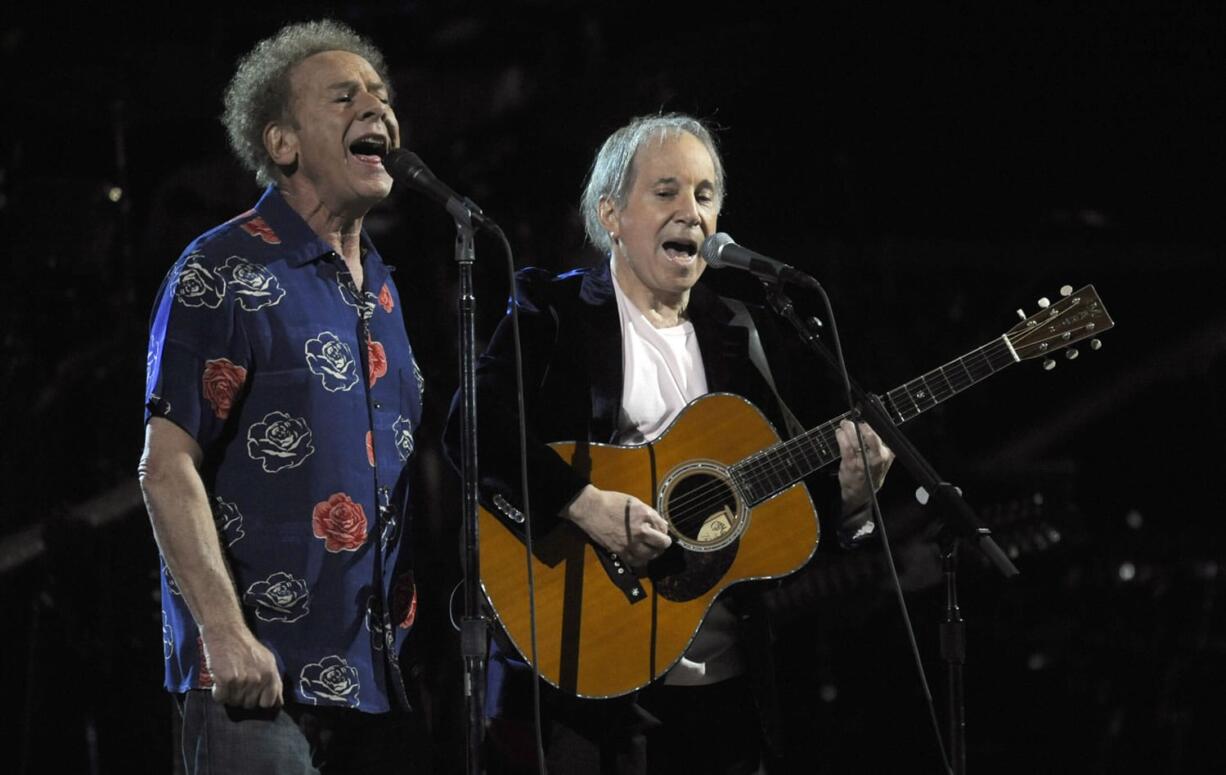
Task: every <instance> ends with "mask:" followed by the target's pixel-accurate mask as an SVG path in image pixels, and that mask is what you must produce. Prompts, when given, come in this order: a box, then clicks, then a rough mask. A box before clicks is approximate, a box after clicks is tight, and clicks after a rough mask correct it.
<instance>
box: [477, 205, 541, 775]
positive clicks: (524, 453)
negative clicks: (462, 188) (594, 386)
mask: <svg viewBox="0 0 1226 775" xmlns="http://www.w3.org/2000/svg"><path fill="white" fill-rule="evenodd" d="M491 230H492V231H493V232H494V233H495V234H497V235H498V239H499V240H501V241H502V247H503V251H504V253H505V254H506V257H507V272H508V275H509V278H510V282H511V339H512V341H513V343H514V350H515V400H516V408H517V410H518V412H519V487H520V491H521V492H522V493H523V507H524V508H523V511H524V556H525V561H526V562H527V565H528V629H529V632H530V633H531V635H530V637H529V643H530V644H531V650H532V654H531V656H530V657H529V659H528V661H529V662H530V663H531V664H532V729H533V732H534V734H535V738H536V739H535V743H536V763H537V771H538V772H540V773H541V775H546V773H547V770H546V767H545V745H544V743H543V741H542V737H541V668H540V664H539V660H538V659H537V648H536V579H535V577H534V575H533V569H532V558H533V556H534V555H533V553H532V504H531V500H530V498H529V495H528V424H527V422H528V421H527V414H526V412H525V409H524V364H523V352H522V349H521V347H520V342H519V291H518V288H517V287H516V285H515V259H514V256H513V255H512V252H511V244H510V243H509V242H508V241H507V237H506V235H505V234H503V232H502V229H500V228H498V227H497V226H494V227H493V228H492V229H491Z"/></svg>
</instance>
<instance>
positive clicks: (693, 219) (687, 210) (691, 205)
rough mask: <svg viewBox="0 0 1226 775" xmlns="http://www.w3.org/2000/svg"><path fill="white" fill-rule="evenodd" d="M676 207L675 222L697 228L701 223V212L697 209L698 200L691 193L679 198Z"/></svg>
mask: <svg viewBox="0 0 1226 775" xmlns="http://www.w3.org/2000/svg"><path fill="white" fill-rule="evenodd" d="M679 199H680V201H679V204H678V206H677V220H678V221H679V222H681V223H684V224H685V225H686V226H691V227H692V226H698V225H700V224H701V223H702V211H701V210H700V209H699V207H698V199H697V197H696V196H695V195H694V194H693V193H689V194H686V195H684V196H681V197H680V198H679Z"/></svg>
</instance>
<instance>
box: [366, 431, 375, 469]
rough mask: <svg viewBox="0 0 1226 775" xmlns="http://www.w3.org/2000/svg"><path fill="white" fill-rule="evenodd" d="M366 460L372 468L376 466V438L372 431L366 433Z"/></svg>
mask: <svg viewBox="0 0 1226 775" xmlns="http://www.w3.org/2000/svg"><path fill="white" fill-rule="evenodd" d="M366 460H367V461H369V462H370V464H371V465H372V466H373V465H374V464H375V438H374V436H372V435H371V433H370V431H366Z"/></svg>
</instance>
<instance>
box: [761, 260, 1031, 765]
mask: <svg viewBox="0 0 1226 775" xmlns="http://www.w3.org/2000/svg"><path fill="white" fill-rule="evenodd" d="M765 285H766V289H767V294H766V295H767V299H768V300H769V301H770V304H771V306H772V307H773V308H774V309H775V311H776V312H777V313H778V314H779V315H780V317H783V318H785V319H786V320H787V321H788V322H789V323H791V324H792V326H793V327H794V328H795V329H796V332H797V333H798V334H799V335H800V338H801V340H802V341H803V342H804V343H805V344H806V345H807V346H808V347H809V349H811V350H812V351H813V352H815V353H817V354H818V355H819V356H821V357H822V358H823V359H824V360H826V361H827V362H828V363H829V364H830V365H831V366H833V367H834V369H835V370H836V371H839V372H841V371H842V368H841V367H840V365H839V362H838V359H836V358H835V357H834V354H833V353H831V352H830V350H829V348H827V347H826V345H825V344H824V343H823V342H822V341H821V340H820V339H819V338H818V332H817V328H818V323H817V321H816V319H810V320H803V319H801V317H800V315H798V314H797V313H796V307H795V305H794V304H793V303H792V300H791V299H790V298H788V296H787V295H786V294H785V293H784V292H783V289H782V287H781V286H780V285H778V284H770V283H765ZM848 383H849V384H850V390H851V395H852V400H853V401H854V402H855V407H854V409H853V412H852V419H858V418H859V417H860V416H863V417H864V419H865V420H867V421H868V424H869V425H870V426H871V427H872V429H873V430H874V431H876V432H877V435H878V436H880V437H881V440H882V441H883V442H885V444H886V446H888V447H889V448H890V449H891V450H893V451H894V457H895V459H896V460H897V461H898V462H900V463H901V464H902V465H903V467H904V468H906V469H907V470H908V471H910V472H911V475H912V476H913V477H914V478H915V480H916V481H917V482H918V483H919V484H920V486H921V487H922V488H923V490H924V491H926V492H927V493H929V494H930V498H929V501H930V502H932V503H933V504H934V505H938V506H939V507H940V508H939V509H938V511H939V513H940V514H942V515H943V519H942V521H943V525H942V528H941V531H940V543H941V555H942V560H943V569H944V576H945V619H944V621H943V622H942V623H941V658H942V660H943V661H944V662H945V665H946V671H947V677H948V692H947V697H946V701H947V705H948V707H947V713H948V722H949V747H950V749H951V754H950V758H951V764H952V768H953V772H954V773H955V775H964V773H965V772H966V704H965V696H964V686H963V680H962V667H963V664H964V663H965V662H966V633H965V628H964V621H963V619H962V615H961V611H960V610H959V608H958V590H957V557H958V545H959V542H960V541H962V540H964V539H969V540H971V541H972V542H973V543H974V545H975V546H976V547H977V548H978V549H979V550H980V551H981V552H983V554H984V555H985V556H986V557H987V558H988V559H989V560H990V561H991V562H992V564H993V565H995V566H996V568H997V569H998V570H999V571H1000V573H1001V575H1003V576H1004V577H1005V578H1010V577H1012V576H1016V575H1017V574H1018V569H1017V567H1016V566H1015V565H1014V564H1013V563H1012V562H1011V561H1010V560H1009V558H1008V556H1006V555H1005V553H1004V552H1003V551H1002V550H1001V548H1000V546H999V545H998V544H997V543H996V542H995V541H994V540H992V531H991V530H989V529H988V528H987V527H986V526H985V525H984V524H983V523H982V522H980V521H979V518H978V517H976V516H975V512H974V511H973V510H972V509H971V507H970V504H968V503H967V502H966V500H965V499H963V497H962V493H961V492H960V491H959V490H958V488H957V487H955V486H953V485H952V484H950V483H949V482H947V481H945V480H944V479H942V478H941V476H940V475H939V474H937V472H936V469H935V468H933V467H932V464H931V463H929V462H928V461H927V460H926V459H925V458H924V456H923V455H921V454H920V452H919V450H918V449H916V447H915V445H913V444H912V443H911V441H910V440H909V439H908V438H907V437H906V436H904V435H903V433H902V431H900V430H899V429H898V426H897V425H896V424H895V423H894V421H893V420H892V419H891V418H890V414H889V412H888V411H887V410H886V407H885V404H884V403H882V401H881V398H880V397H879V396H877V395H874V394H871V393H865V392H864V390H862V389H861V388H860V386H859V385H857V384H856V382H855V381H854V380H852V379H851V377H850V376H849V377H848ZM878 518H880V515H878Z"/></svg>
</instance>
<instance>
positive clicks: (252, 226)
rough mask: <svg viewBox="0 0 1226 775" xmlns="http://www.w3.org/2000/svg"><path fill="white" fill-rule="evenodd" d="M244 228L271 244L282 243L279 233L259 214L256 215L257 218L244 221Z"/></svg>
mask: <svg viewBox="0 0 1226 775" xmlns="http://www.w3.org/2000/svg"><path fill="white" fill-rule="evenodd" d="M242 229H243V231H245V232H247V233H248V234H250V235H251V236H253V237H259V238H260V239H262V240H264V241H265V242H267V243H268V244H269V245H280V244H281V238H280V237H278V236H277V233H276V232H275V231H273V230H272V227H271V226H269V225H268V221H265V220H264V219H263V218H260V217H259V216H256V217H255V218H252V219H251V220H249V221H247V222H246V223H244V224H243V225H242Z"/></svg>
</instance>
